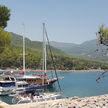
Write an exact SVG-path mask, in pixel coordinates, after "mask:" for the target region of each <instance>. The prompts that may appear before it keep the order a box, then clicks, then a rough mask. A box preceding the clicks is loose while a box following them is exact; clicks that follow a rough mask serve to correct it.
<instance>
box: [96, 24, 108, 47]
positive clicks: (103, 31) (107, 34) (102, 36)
mask: <svg viewBox="0 0 108 108" xmlns="http://www.w3.org/2000/svg"><path fill="white" fill-rule="evenodd" d="M96 35H97V36H98V38H99V43H100V44H103V45H105V46H108V28H105V27H104V25H101V26H100V28H99V31H98V32H97V33H96Z"/></svg>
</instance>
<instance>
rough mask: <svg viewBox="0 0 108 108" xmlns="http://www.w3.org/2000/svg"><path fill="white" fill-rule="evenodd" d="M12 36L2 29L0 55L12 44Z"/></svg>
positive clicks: (0, 32)
mask: <svg viewBox="0 0 108 108" xmlns="http://www.w3.org/2000/svg"><path fill="white" fill-rule="evenodd" d="M10 38H11V35H10V34H9V33H8V32H6V31H4V30H3V29H1V28H0V53H1V52H3V50H4V49H5V48H6V47H8V46H9V45H10V43H11V39H10Z"/></svg>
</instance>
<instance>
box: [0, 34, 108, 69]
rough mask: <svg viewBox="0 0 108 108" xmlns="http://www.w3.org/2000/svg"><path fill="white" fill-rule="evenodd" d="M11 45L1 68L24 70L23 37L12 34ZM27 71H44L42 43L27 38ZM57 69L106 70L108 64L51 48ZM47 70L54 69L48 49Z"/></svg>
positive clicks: (2, 57) (5, 51)
mask: <svg viewBox="0 0 108 108" xmlns="http://www.w3.org/2000/svg"><path fill="white" fill-rule="evenodd" d="M11 34H12V36H11V40H12V41H11V45H10V47H8V48H6V49H5V50H4V52H3V53H1V54H0V68H3V69H5V68H19V69H22V36H20V35H17V34H14V33H11ZM25 42H26V69H28V68H29V69H42V42H39V41H31V40H30V39H28V38H26V41H25ZM51 49H52V51H53V56H54V61H55V63H56V68H57V69H60V70H65V69H66V70H71V69H76V70H81V69H98V68H102V69H106V68H108V64H107V63H105V62H101V61H94V60H89V59H84V58H78V57H75V56H69V55H67V54H65V53H64V52H63V51H61V50H59V49H57V48H54V47H51ZM47 69H53V66H52V62H51V56H50V53H49V50H48V49H47Z"/></svg>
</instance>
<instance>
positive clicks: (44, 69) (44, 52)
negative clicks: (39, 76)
mask: <svg viewBox="0 0 108 108" xmlns="http://www.w3.org/2000/svg"><path fill="white" fill-rule="evenodd" d="M43 71H44V77H46V39H45V23H43Z"/></svg>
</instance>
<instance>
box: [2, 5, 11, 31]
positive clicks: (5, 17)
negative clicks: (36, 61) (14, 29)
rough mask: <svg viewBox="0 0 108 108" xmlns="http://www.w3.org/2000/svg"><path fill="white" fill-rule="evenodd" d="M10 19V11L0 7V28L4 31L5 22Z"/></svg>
mask: <svg viewBox="0 0 108 108" xmlns="http://www.w3.org/2000/svg"><path fill="white" fill-rule="evenodd" d="M9 19H10V10H9V9H8V8H7V7H6V6H1V5H0V28H2V29H4V28H5V27H6V26H7V21H8V20H9Z"/></svg>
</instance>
